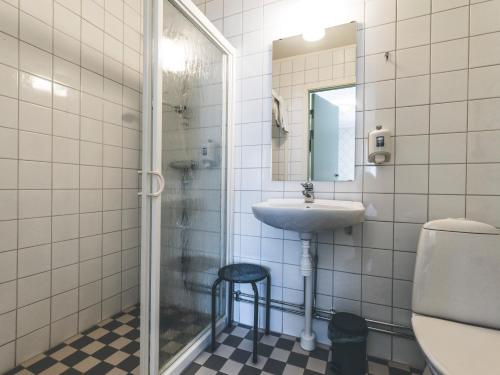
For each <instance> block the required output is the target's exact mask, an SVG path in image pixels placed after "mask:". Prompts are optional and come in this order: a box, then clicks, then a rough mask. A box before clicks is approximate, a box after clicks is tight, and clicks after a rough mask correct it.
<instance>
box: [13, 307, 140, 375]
mask: <svg viewBox="0 0 500 375" xmlns="http://www.w3.org/2000/svg"><path fill="white" fill-rule="evenodd" d="M7 374H9V375H10V374H22V375H25V374H26V375H28V374H44V375H45V374H46V375H58V374H64V375H73V374H87V375H102V374H116V375H119V374H139V307H138V306H133V307H131V308H129V309H127V310H125V311H124V312H123V313H119V314H117V315H115V316H113V317H111V318H109V319H106V320H104V321H102V322H101V323H99V324H98V325H97V326H94V327H92V328H90V329H88V330H86V331H84V332H83V333H81V334H79V335H76V336H74V337H72V338H70V339H68V340H66V341H65V342H64V343H62V344H60V345H57V346H55V347H54V348H52V349H50V350H49V351H48V352H45V353H42V354H39V355H37V356H35V357H33V358H31V359H30V360H28V361H26V362H24V363H23V364H21V365H20V366H18V367H16V368H14V369H12V370H10V371H9V372H7Z"/></svg>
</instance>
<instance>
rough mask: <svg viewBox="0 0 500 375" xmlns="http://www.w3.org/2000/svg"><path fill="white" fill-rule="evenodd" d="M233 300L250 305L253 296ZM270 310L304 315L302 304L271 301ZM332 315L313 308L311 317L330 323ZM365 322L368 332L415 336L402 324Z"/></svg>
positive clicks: (236, 295) (240, 295)
mask: <svg viewBox="0 0 500 375" xmlns="http://www.w3.org/2000/svg"><path fill="white" fill-rule="evenodd" d="M234 300H235V301H238V302H244V303H250V304H253V302H254V299H253V294H248V293H243V292H241V291H235V292H234ZM265 301H266V299H265V298H264V297H259V305H261V306H265V305H266V304H265ZM286 306H287V307H286ZM271 308H272V309H274V310H278V311H282V312H287V313H290V314H295V315H299V316H304V315H305V313H304V308H305V306H304V305H303V304H298V303H291V302H286V301H280V300H276V299H271ZM333 314H335V310H333V309H332V310H326V309H320V308H315V309H314V312H313V314H312V317H313V318H315V319H319V320H327V321H330V320H331V318H332V316H333ZM365 320H366V321H367V323H368V324H369V326H368V329H369V330H370V331H373V332H379V333H384V334H388V335H392V336H397V337H403V338H407V339H412V340H414V339H415V336H414V335H413V330H412V328H411V327H408V326H405V325H402V324H397V323H387V322H382V321H378V320H373V319H365ZM376 326H382V327H387V328H386V329H384V328H378V327H376Z"/></svg>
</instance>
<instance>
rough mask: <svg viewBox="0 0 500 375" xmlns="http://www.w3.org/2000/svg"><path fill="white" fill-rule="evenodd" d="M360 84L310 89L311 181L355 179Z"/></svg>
mask: <svg viewBox="0 0 500 375" xmlns="http://www.w3.org/2000/svg"><path fill="white" fill-rule="evenodd" d="M355 114H356V87H355V86H347V87H336V88H332V89H321V90H316V91H310V94H309V125H310V136H309V137H310V138H309V139H310V146H309V149H310V153H309V157H310V160H309V163H310V164H309V170H310V178H311V180H316V181H334V180H353V179H354V155H355V152H354V148H355V137H356V134H355V121H356V116H355Z"/></svg>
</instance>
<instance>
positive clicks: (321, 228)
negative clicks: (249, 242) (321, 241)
mask: <svg viewBox="0 0 500 375" xmlns="http://www.w3.org/2000/svg"><path fill="white" fill-rule="evenodd" d="M252 211H253V214H254V215H255V217H256V218H257V219H259V220H260V221H262V222H264V223H266V224H268V225H271V226H273V227H275V228H281V229H287V230H291V231H295V232H299V233H318V232H326V231H330V230H334V229H337V228H345V227H350V226H352V225H354V224H358V223H360V222H362V221H363V217H364V213H365V207H364V206H363V204H362V203H361V202H350V201H336V200H327V199H316V200H315V201H314V203H305V202H304V200H303V199H268V200H267V201H265V202H260V203H256V204H254V205H253V206H252Z"/></svg>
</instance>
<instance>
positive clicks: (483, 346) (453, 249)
mask: <svg viewBox="0 0 500 375" xmlns="http://www.w3.org/2000/svg"><path fill="white" fill-rule="evenodd" d="M412 310H413V315H412V325H413V330H414V332H415V336H416V338H417V341H418V343H419V345H420V348H421V349H422V351H423V353H424V355H425V357H426V360H427V365H428V367H429V369H430V371H431V373H432V374H444V375H493V374H495V375H498V374H500V236H499V231H498V229H496V228H495V227H492V226H491V225H488V224H484V223H479V222H476V221H470V220H465V219H445V220H435V221H431V222H428V223H426V224H425V225H424V226H423V228H422V231H421V232H420V238H419V243H418V250H417V260H416V264H415V277H414V284H413V301H412Z"/></svg>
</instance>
